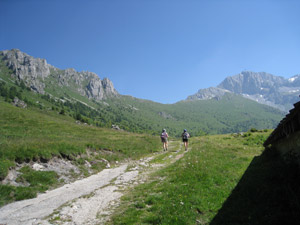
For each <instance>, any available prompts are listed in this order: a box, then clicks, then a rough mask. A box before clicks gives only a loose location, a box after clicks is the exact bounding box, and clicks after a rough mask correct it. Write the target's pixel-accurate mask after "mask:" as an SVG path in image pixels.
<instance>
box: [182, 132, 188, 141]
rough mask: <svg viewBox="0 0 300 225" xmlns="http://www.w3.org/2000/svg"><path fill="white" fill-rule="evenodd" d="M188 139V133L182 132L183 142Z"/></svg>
mask: <svg viewBox="0 0 300 225" xmlns="http://www.w3.org/2000/svg"><path fill="white" fill-rule="evenodd" d="M189 137H190V135H189V133H188V132H184V133H183V134H182V138H183V139H184V140H187V139H188V138H189Z"/></svg>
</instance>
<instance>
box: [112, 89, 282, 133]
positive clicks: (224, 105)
mask: <svg viewBox="0 0 300 225" xmlns="http://www.w3.org/2000/svg"><path fill="white" fill-rule="evenodd" d="M108 103H110V105H111V110H112V111H113V112H114V113H115V114H116V115H118V123H119V124H121V125H122V127H126V124H127V123H129V124H134V125H135V127H136V128H137V129H138V128H140V129H142V130H150V131H151V130H152V131H160V130H161V128H166V129H167V130H168V131H169V134H171V135H173V136H179V135H180V134H181V132H182V130H183V129H184V128H186V129H188V130H189V131H190V133H191V134H192V135H194V136H195V135H203V134H205V133H207V134H216V133H231V132H240V131H247V130H249V129H250V128H252V127H255V128H257V129H265V128H274V127H275V126H276V125H277V123H278V121H280V119H281V118H282V116H283V114H282V113H281V112H280V111H278V110H276V109H273V108H271V107H268V106H264V105H261V104H258V103H256V102H254V101H251V100H248V99H245V98H242V97H240V96H238V95H233V94H228V95H225V96H224V97H223V98H222V99H219V100H215V99H211V100H203V101H182V102H178V103H176V104H171V105H164V104H159V103H155V102H151V101H146V100H140V99H135V98H132V97H128V96H123V97H120V98H117V99H111V100H109V101H108Z"/></svg>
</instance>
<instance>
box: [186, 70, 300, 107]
mask: <svg viewBox="0 0 300 225" xmlns="http://www.w3.org/2000/svg"><path fill="white" fill-rule="evenodd" d="M228 92H231V93H234V94H238V95H242V96H243V97H245V98H249V99H252V100H254V101H257V102H258V103H261V104H265V105H269V106H272V107H275V108H278V109H280V110H282V111H288V110H289V109H291V108H292V107H293V104H294V103H296V102H297V101H299V94H300V75H295V76H293V77H291V78H289V79H285V78H283V77H280V76H275V75H272V74H269V73H265V72H258V73H256V72H251V71H243V72H241V73H240V74H237V75H235V76H230V77H227V78H226V79H225V80H224V81H223V82H221V83H220V84H219V85H218V86H217V87H211V88H206V89H200V90H199V91H198V92H197V93H196V94H194V95H191V96H189V97H188V98H187V100H207V99H211V98H218V97H222V96H223V95H224V93H228Z"/></svg>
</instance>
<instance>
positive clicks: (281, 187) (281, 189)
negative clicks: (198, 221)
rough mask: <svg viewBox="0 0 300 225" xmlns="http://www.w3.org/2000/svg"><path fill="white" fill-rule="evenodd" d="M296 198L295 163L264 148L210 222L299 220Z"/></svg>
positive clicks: (299, 187) (298, 175)
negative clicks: (290, 162)
mask: <svg viewBox="0 0 300 225" xmlns="http://www.w3.org/2000/svg"><path fill="white" fill-rule="evenodd" d="M299 200H300V170H299V167H298V166H297V165H295V164H290V165H289V166H287V165H286V164H284V163H283V162H282V160H281V159H280V158H279V156H278V155H276V154H275V153H274V151H272V150H269V149H267V150H265V151H264V153H263V154H262V155H261V156H257V157H255V158H254V159H253V160H252V162H251V164H250V165H249V167H248V169H247V170H246V172H245V173H244V175H243V177H242V178H241V180H240V181H239V183H238V185H237V186H236V187H235V189H234V190H233V191H232V193H231V195H230V196H229V198H228V199H227V200H226V201H225V203H224V204H223V206H222V208H221V209H220V210H219V212H218V213H217V215H216V216H215V217H214V219H213V220H212V221H211V223H210V224H211V225H226V224H228V225H229V224H230V225H237V224H238V225H241V224H251V225H252V224H263V225H266V224H270V225H271V224H272V225H274V224H300V202H299Z"/></svg>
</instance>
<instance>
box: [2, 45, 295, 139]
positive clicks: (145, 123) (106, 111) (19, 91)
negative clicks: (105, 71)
mask: <svg viewBox="0 0 300 225" xmlns="http://www.w3.org/2000/svg"><path fill="white" fill-rule="evenodd" d="M239 79H240V80H241V78H239ZM239 79H237V80H239ZM290 82H292V80H291V81H290ZM293 82H297V79H296V77H295V78H294V80H293ZM228 83H229V84H230V82H228ZM231 83H232V84H233V85H232V87H235V86H236V84H235V80H233V81H231ZM241 89H243V87H242V88H241ZM0 92H1V96H0V101H2V100H3V101H6V102H12V101H14V97H15V96H19V98H20V99H23V100H24V102H26V103H27V104H28V105H29V106H30V107H33V108H38V109H39V110H43V111H44V112H45V113H49V112H51V113H55V112H56V113H59V114H61V115H63V116H65V117H66V119H68V120H69V119H73V120H76V122H78V121H80V123H81V122H82V123H85V124H91V125H95V126H99V127H108V128H111V127H113V126H112V125H117V126H118V127H119V128H121V129H123V130H127V131H131V132H136V133H149V134H155V135H158V134H159V133H160V131H161V129H162V128H166V129H167V130H168V133H169V134H170V135H172V136H180V134H181V132H182V130H183V129H188V130H189V133H190V134H191V135H195V136H197V135H203V134H217V133H235V132H243V131H247V130H249V129H251V128H253V127H255V128H257V129H268V128H274V127H275V126H276V125H277V124H278V122H279V121H280V120H281V119H282V116H283V113H282V111H279V110H278V109H275V108H272V107H269V106H267V105H262V104H258V103H257V102H255V101H252V100H249V99H245V98H244V97H243V96H242V95H240V94H235V93H233V92H232V91H230V90H227V89H224V88H223V87H215V88H208V89H206V90H201V92H199V93H198V96H197V98H196V99H207V100H206V101H180V102H177V103H175V104H160V103H157V102H153V101H150V100H145V99H138V98H134V97H131V96H125V95H121V94H119V93H118V92H117V90H115V88H114V86H113V84H112V82H111V81H110V80H109V79H108V78H104V79H103V80H101V79H100V78H99V77H98V75H97V74H95V73H91V72H77V71H75V70H74V69H65V70H61V69H58V68H56V67H54V66H52V65H49V64H48V63H47V62H46V60H45V59H39V58H34V57H32V56H29V55H27V54H26V53H23V52H21V51H20V50H17V49H13V50H6V51H0ZM30 107H29V108H30ZM29 110H32V108H31V109H29ZM114 127H116V126H114Z"/></svg>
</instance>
